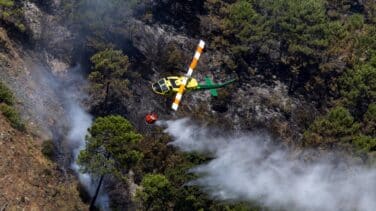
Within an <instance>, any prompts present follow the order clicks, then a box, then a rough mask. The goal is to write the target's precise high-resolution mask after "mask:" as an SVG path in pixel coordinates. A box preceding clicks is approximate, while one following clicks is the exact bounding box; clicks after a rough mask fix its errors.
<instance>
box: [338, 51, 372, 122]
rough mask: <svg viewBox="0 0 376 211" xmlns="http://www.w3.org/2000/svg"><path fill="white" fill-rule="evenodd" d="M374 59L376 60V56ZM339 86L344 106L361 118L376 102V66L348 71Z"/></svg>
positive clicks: (366, 66) (366, 65)
mask: <svg viewBox="0 0 376 211" xmlns="http://www.w3.org/2000/svg"><path fill="white" fill-rule="evenodd" d="M373 58H375V59H376V55H375V56H374V57H373ZM375 61H376V60H375ZM339 86H340V93H341V94H342V97H343V101H344V104H345V105H346V106H348V107H349V108H350V109H351V111H353V112H354V113H356V114H358V115H357V116H358V117H359V116H361V115H362V114H364V113H365V112H366V110H367V108H368V105H369V104H370V103H373V102H376V66H374V65H373V64H365V65H360V66H357V67H355V69H354V70H348V71H347V72H346V73H345V74H344V75H343V76H342V77H341V79H340V82H339Z"/></svg>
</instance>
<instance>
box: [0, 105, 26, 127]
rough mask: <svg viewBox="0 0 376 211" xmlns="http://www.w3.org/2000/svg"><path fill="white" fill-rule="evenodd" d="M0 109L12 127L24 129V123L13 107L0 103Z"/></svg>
mask: <svg viewBox="0 0 376 211" xmlns="http://www.w3.org/2000/svg"><path fill="white" fill-rule="evenodd" d="M0 111H1V112H2V113H3V115H4V116H5V117H6V118H7V119H8V120H9V122H10V124H11V126H12V127H13V128H15V129H17V130H20V131H24V130H25V129H26V128H25V125H24V124H23V123H22V121H21V118H20V115H19V113H18V112H17V111H16V110H15V109H14V108H13V107H11V106H9V105H6V104H1V105H0Z"/></svg>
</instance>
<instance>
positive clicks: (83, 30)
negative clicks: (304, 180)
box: [0, 0, 376, 210]
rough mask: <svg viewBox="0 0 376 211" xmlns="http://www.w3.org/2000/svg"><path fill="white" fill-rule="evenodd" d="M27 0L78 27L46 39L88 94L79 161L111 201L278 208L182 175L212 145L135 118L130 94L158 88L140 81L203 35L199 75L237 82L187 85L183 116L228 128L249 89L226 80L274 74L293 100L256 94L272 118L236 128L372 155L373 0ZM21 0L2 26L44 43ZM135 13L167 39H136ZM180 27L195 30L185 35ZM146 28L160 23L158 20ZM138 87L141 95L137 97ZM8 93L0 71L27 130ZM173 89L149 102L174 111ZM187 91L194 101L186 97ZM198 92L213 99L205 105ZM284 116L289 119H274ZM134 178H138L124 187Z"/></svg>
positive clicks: (173, 69)
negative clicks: (60, 39)
mask: <svg viewBox="0 0 376 211" xmlns="http://www.w3.org/2000/svg"><path fill="white" fill-rule="evenodd" d="M30 2H32V3H34V4H35V5H38V6H39V7H40V8H42V10H43V11H46V13H48V14H58V15H57V16H59V17H64V18H61V20H59V21H60V22H62V23H63V24H64V26H66V27H67V28H68V29H69V30H70V31H71V32H72V33H74V34H76V36H74V38H72V40H71V43H72V45H71V46H70V44H69V43H63V44H60V46H59V47H60V48H59V49H56V48H53V49H50V51H51V52H52V54H54V55H55V56H56V57H57V58H66V57H68V58H69V59H65V60H67V62H68V63H69V64H77V63H79V64H81V66H82V69H83V72H84V78H85V79H86V80H87V81H88V84H87V85H85V87H84V89H85V90H86V91H87V93H88V98H89V99H88V100H86V102H85V103H86V107H87V109H88V110H89V112H90V114H91V115H92V116H94V121H93V123H92V125H91V127H90V128H89V129H88V133H87V135H86V137H85V141H86V148H85V149H83V150H82V151H81V152H80V153H79V155H78V164H79V165H80V166H81V171H82V172H84V173H90V174H91V175H93V176H94V177H97V178H100V177H102V176H104V185H103V186H104V187H103V189H102V190H105V191H106V192H108V193H109V195H110V207H111V210H124V209H131V210H132V209H137V210H285V209H286V208H281V209H278V208H275V207H270V206H265V205H264V204H262V203H258V202H257V200H255V201H249V200H242V199H240V200H236V201H221V200H219V199H216V198H212V197H210V196H209V195H208V194H207V193H206V192H205V191H204V190H202V189H201V188H200V187H197V186H190V185H186V184H187V183H188V182H189V181H192V180H195V179H197V178H199V177H200V175H197V174H194V173H192V172H191V171H190V169H192V168H193V167H195V166H198V165H201V164H205V163H207V162H209V161H210V160H211V159H213V157H211V155H208V154H201V153H195V152H181V151H179V150H178V149H176V148H174V147H173V146H172V145H169V144H168V143H169V142H171V141H173V140H172V137H170V136H169V135H168V134H166V133H164V132H163V128H161V127H158V126H152V127H151V126H148V125H145V124H146V123H144V122H143V121H144V119H143V116H142V115H143V114H145V112H147V111H146V109H144V107H141V106H140V107H139V108H140V109H139V110H138V109H137V108H138V104H142V102H149V101H148V99H155V98H158V96H154V95H152V93H150V92H151V91H150V89H147V88H148V87H145V86H146V85H145V84H148V83H149V82H151V81H153V80H155V79H156V76H167V75H182V74H183V73H185V71H186V68H187V65H188V64H189V61H190V59H191V56H192V55H193V52H194V51H193V50H194V47H195V44H196V41H197V40H199V39H203V40H205V41H206V43H207V45H208V47H207V49H206V51H205V52H204V54H208V56H207V57H205V58H204V59H203V60H202V61H200V63H201V62H202V63H204V64H202V66H199V68H200V67H201V68H202V67H204V68H202V69H204V70H203V71H202V73H198V77H201V78H202V77H203V75H205V74H212V75H215V77H222V78H231V77H233V76H236V77H237V78H238V81H239V84H240V85H231V86H230V88H229V89H225V90H221V91H220V96H219V97H217V98H214V99H205V100H204V101H202V100H201V99H200V98H197V99H196V98H194V97H187V98H186V101H183V104H185V105H183V107H182V110H181V111H179V114H177V117H185V116H189V117H191V118H192V119H196V120H197V121H201V122H205V125H207V126H209V127H210V126H211V127H219V128H221V127H223V128H227V127H226V126H227V125H230V128H231V129H233V127H231V125H234V124H235V123H234V121H235V120H234V119H233V118H232V117H233V116H234V115H235V110H236V108H231V107H236V106H237V105H239V104H240V105H241V104H243V103H244V104H247V102H246V101H250V100H248V99H247V98H245V99H243V100H238V99H237V98H236V96H235V95H236V92H237V91H231V90H237V89H238V88H244V87H247V86H259V87H263V86H268V87H275V86H277V85H276V84H278V83H282V84H283V85H284V86H285V87H286V89H287V91H286V96H287V97H288V98H289V99H291V101H296V103H295V104H296V105H302V107H300V109H299V107H298V108H295V107H293V106H291V105H283V106H282V103H281V101H282V99H280V98H278V97H275V98H272V97H270V99H267V100H265V99H262V100H260V102H261V103H264V104H267V105H266V106H267V107H268V108H273V109H274V110H273V112H277V113H278V118H276V119H267V120H266V121H265V122H263V121H261V120H260V121H259V122H257V121H253V122H252V121H251V120H247V117H245V118H244V119H243V118H241V119H242V120H240V121H241V122H240V123H239V125H241V126H240V128H241V129H242V130H243V129H244V130H249V131H254V130H259V129H260V128H262V129H265V130H266V131H268V132H269V133H271V134H272V136H273V137H277V139H278V140H281V142H282V143H283V144H286V145H287V146H288V147H290V148H292V149H299V150H305V149H313V150H317V151H320V152H322V151H324V152H325V151H326V152H333V151H335V152H338V153H343V154H345V156H346V157H350V159H359V160H361V162H362V164H363V165H366V166H374V165H375V162H376V2H375V1H372V0H368V1H360V0H359V1H358V0H306V1H301V0H226V1H219V0H205V1H199V0H191V1H180V0H179V1H171V0H163V1H162V0H156V1H146V0H129V1H121V0H108V1H90V0H65V1H61V3H60V5H59V6H60V7H59V8H56V7H54V6H53V5H54V3H53V1H52V0H51V1H41V0H30ZM22 5H23V1H21V0H0V9H1V14H0V26H1V27H5V28H6V30H7V31H8V35H9V36H10V37H11V38H12V39H14V40H15V42H16V43H22V45H23V46H25V48H29V49H32V48H37V49H38V48H43V47H41V46H43V45H45V44H46V43H47V42H45V41H44V40H43V39H44V38H43V37H42V38H35V36H34V34H32V33H31V32H30V30H31V29H29V28H28V27H27V23H26V20H25V17H24V16H23V14H24V13H23V12H22V10H25V7H23V6H22ZM140 23H141V24H142V25H145V27H150V28H152V27H154V26H160V27H161V30H162V31H163V30H164V31H167V32H166V34H167V35H166V37H167V38H166V40H169V42H167V41H165V42H162V41H161V43H158V42H157V43H155V42H153V40H151V41H150V40H147V39H146V38H144V39H143V37H142V35H140V34H143V33H144V32H143V31H140V32H139V31H138V30H139V29H138V27H139V26H138V25H137V24H140ZM170 31H171V33H172V35H169V34H168V33H169V32H170ZM178 35H179V36H180V35H181V36H183V37H188V38H187V39H186V40H193V41H188V42H184V40H185V39H183V38H179V37H178ZM145 36H146V35H145ZM154 36H159V35H158V34H157V32H156V33H154ZM162 36H164V35H162ZM168 36H171V37H172V38H170V37H168ZM140 37H141V38H140ZM174 37H175V38H174ZM176 37H177V38H176ZM179 39H180V40H179ZM181 40H183V41H181ZM40 43H42V44H40ZM182 43H183V44H182ZM0 45H1V47H2V48H1V49H0V52H3V51H6V50H3V49H6V46H5V47H3V46H4V45H5V43H4V42H2V39H0ZM72 46H73V47H72ZM144 46H149V47H150V46H156V47H155V48H146V49H144V48H145V47H144ZM46 48H48V47H46ZM66 52H69V56H66V54H67V53H66ZM213 52H215V53H213ZM191 54H192V55H191ZM63 60H64V59H63ZM199 71H201V70H199ZM210 71H212V72H210ZM215 71H217V72H215ZM156 72H157V73H156ZM213 72H214V73H213ZM217 73H218V74H217ZM139 84H141V85H139ZM140 87H143V88H140ZM229 90H230V91H229ZM245 92H247V90H246V91H245ZM145 93H147V94H145ZM149 93H150V96H149ZM143 95H148V96H149V98H145V99H146V100H145V101H141V100H139V99H141V98H142V96H143ZM245 96H248V95H245ZM14 98H15V97H14V94H12V91H11V89H10V88H8V87H7V86H6V84H3V83H0V111H1V113H3V115H4V116H5V117H6V118H7V119H8V120H9V122H10V124H11V125H12V126H13V127H14V128H17V129H18V130H20V131H25V130H26V126H25V125H26V124H27V123H25V122H22V120H21V117H20V115H19V113H18V112H17V109H15V106H14V105H15V104H16V103H15V100H14ZM235 99H236V100H235ZM171 100H172V99H161V98H158V99H157V100H156V102H157V103H156V104H158V105H160V106H159V107H158V108H155V109H156V110H157V111H158V112H160V113H161V115H162V117H164V118H169V117H171V116H173V114H172V113H171V111H169V105H170V103H171ZM206 101H208V102H206ZM153 102H154V101H153ZM252 102H253V101H252ZM257 102H258V101H257ZM190 103H195V105H191V106H192V107H190V106H189V105H187V104H190ZM206 104H208V105H209V107H210V108H209V110H205V111H203V108H205V109H206V107H205V106H206ZM291 104H294V103H291ZM295 104H294V105H295ZM247 105H248V104H247ZM304 108H309V109H304ZM242 109H243V108H242ZM137 110H138V111H137ZM153 110H154V108H153ZM248 110H249V109H248ZM149 111H151V110H149ZM231 112H233V113H231ZM213 113H214V114H213ZM226 114H228V115H226ZM247 115H248V113H247ZM250 115H251V114H250ZM223 116H225V117H223ZM245 116H246V115H245ZM175 117H176V116H175ZM252 118H253V117H252ZM248 121H249V122H251V123H249V122H248ZM218 122H219V123H218ZM221 124H222V125H221ZM285 124H286V125H288V126H286V129H283V127H282V126H283V125H285ZM55 150H56V149H55V147H54V146H51V143H49V144H48V143H47V142H46V144H44V145H43V149H42V152H43V153H44V154H46V155H47V156H48V157H49V158H50V159H52V160H54V159H55V158H54V157H55V156H56V152H55ZM317 156H319V155H317ZM131 180H132V182H130V181H131ZM131 183H135V184H137V187H138V188H137V189H136V190H135V191H134V193H128V194H124V192H127V191H126V190H129V189H130V187H131ZM114 187H115V188H114ZM87 203H89V201H87ZM286 210H288V209H286Z"/></svg>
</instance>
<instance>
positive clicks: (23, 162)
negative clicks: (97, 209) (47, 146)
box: [0, 115, 86, 210]
mask: <svg viewBox="0 0 376 211" xmlns="http://www.w3.org/2000/svg"><path fill="white" fill-rule="evenodd" d="M41 143H42V140H41V139H40V138H38V137H36V136H33V135H31V134H29V133H25V132H20V131H18V130H16V129H14V128H12V127H11V126H10V124H9V122H8V121H7V120H6V118H5V117H4V116H3V115H0V157H1V162H0V178H1V179H0V190H1V194H0V209H1V210H23V209H25V210H85V209H86V205H85V204H83V203H82V201H81V199H80V197H79V195H78V191H77V182H74V180H73V178H72V177H71V176H67V175H66V174H65V173H64V172H63V171H62V169H60V168H59V167H58V166H57V165H56V164H54V163H53V162H52V161H50V160H48V159H47V158H46V157H45V156H44V155H43V154H42V152H41Z"/></svg>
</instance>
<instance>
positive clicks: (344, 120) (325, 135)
mask: <svg viewBox="0 0 376 211" xmlns="http://www.w3.org/2000/svg"><path fill="white" fill-rule="evenodd" d="M359 128H360V125H359V123H356V122H355V121H354V118H353V117H352V116H351V114H350V112H349V111H348V110H347V109H345V108H343V107H337V108H334V109H332V110H331V111H330V112H329V113H328V114H327V115H326V116H325V117H321V118H318V119H316V120H315V121H314V122H313V123H312V125H311V126H310V128H309V129H308V130H307V131H306V132H305V133H304V140H305V144H306V145H309V146H314V147H317V146H322V147H329V148H332V147H333V146H334V145H335V144H346V143H348V142H350V141H351V140H352V139H353V138H354V136H355V135H357V134H358V132H359Z"/></svg>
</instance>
